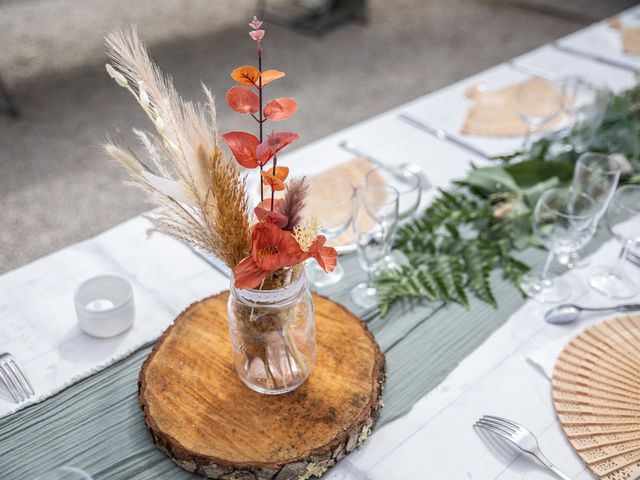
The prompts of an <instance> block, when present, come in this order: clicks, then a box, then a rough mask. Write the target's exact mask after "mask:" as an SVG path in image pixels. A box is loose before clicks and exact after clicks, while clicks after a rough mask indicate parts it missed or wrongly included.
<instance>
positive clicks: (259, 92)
mask: <svg viewBox="0 0 640 480" xmlns="http://www.w3.org/2000/svg"><path fill="white" fill-rule="evenodd" d="M258 70H259V71H260V77H258V94H259V98H260V120H258V124H259V125H260V143H262V124H263V123H264V120H263V119H262V49H261V48H260V43H259V42H258ZM271 203H272V205H271V210H272V211H273V202H271ZM260 204H261V205H262V206H263V207H264V185H263V181H262V165H260Z"/></svg>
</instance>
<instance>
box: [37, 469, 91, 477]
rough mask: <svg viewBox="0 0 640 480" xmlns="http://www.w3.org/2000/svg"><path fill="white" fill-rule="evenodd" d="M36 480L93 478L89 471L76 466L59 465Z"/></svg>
mask: <svg viewBox="0 0 640 480" xmlns="http://www.w3.org/2000/svg"><path fill="white" fill-rule="evenodd" d="M34 480H93V479H92V477H91V475H89V474H88V473H87V472H84V471H82V470H80V469H79V468H74V467H66V466H65V467H57V468H54V469H52V470H48V471H46V472H44V473H42V474H41V475H39V476H38V477H36V478H35V479H34Z"/></svg>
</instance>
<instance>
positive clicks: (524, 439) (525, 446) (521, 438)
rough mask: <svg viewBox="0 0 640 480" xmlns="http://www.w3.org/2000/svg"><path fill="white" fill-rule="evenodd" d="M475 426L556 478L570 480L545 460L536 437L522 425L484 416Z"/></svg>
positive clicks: (504, 419)
mask: <svg viewBox="0 0 640 480" xmlns="http://www.w3.org/2000/svg"><path fill="white" fill-rule="evenodd" d="M475 426H476V427H478V428H484V429H486V430H488V431H490V432H492V433H493V434H495V435H498V436H500V437H502V438H504V439H505V440H507V441H509V442H511V443H512V444H514V445H515V446H516V447H518V448H519V449H520V450H522V451H523V452H524V453H526V454H527V455H529V456H531V457H533V458H535V459H536V460H537V461H538V462H540V463H541V464H542V465H543V466H545V467H546V468H547V469H549V470H550V471H551V472H553V473H555V474H556V476H557V477H558V478H562V479H563V480H572V479H571V477H569V476H568V475H565V474H564V473H562V472H561V471H560V470H558V467H556V466H555V465H554V464H553V463H551V462H550V461H549V460H547V457H545V456H544V455H543V454H542V452H541V451H540V447H539V446H538V440H537V439H536V437H535V436H534V435H533V433H531V432H530V431H529V430H527V429H526V428H525V427H523V426H522V425H519V424H517V423H516V422H514V421H512V420H507V419H506V418H501V417H494V416H492V415H485V416H484V417H482V418H481V419H480V420H478V421H477V422H476V423H475Z"/></svg>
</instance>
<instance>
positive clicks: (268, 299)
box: [231, 272, 307, 306]
mask: <svg viewBox="0 0 640 480" xmlns="http://www.w3.org/2000/svg"><path fill="white" fill-rule="evenodd" d="M306 287H307V276H306V275H305V273H304V272H302V273H301V274H300V275H298V277H297V278H296V279H295V280H294V281H293V282H291V283H290V284H288V285H286V286H285V287H281V288H276V289H273V290H258V289H257V288H236V287H235V285H234V283H233V281H232V282H231V292H232V294H233V295H234V296H235V297H237V298H240V299H242V300H243V301H245V302H248V303H251V304H257V305H261V306H265V304H270V303H273V304H279V303H284V302H288V301H291V300H294V299H295V298H296V297H297V296H298V295H299V294H300V293H301V292H303V291H304V290H305V289H306Z"/></svg>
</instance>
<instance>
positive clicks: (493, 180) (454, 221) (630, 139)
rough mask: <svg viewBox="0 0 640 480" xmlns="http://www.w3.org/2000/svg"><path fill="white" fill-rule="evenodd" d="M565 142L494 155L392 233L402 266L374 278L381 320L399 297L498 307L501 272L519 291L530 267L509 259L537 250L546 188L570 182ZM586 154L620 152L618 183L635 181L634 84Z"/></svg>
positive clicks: (637, 97) (639, 109)
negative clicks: (535, 220)
mask: <svg viewBox="0 0 640 480" xmlns="http://www.w3.org/2000/svg"><path fill="white" fill-rule="evenodd" d="M567 138H568V137H560V138H554V137H547V138H543V139H541V140H539V141H538V142H536V143H535V144H534V145H533V147H532V148H531V150H530V151H528V152H516V153H514V154H512V155H507V156H502V157H496V159H495V160H496V162H497V163H498V164H500V165H501V166H500V167H486V168H477V169H474V170H472V171H471V173H470V174H469V176H468V177H467V178H466V179H464V180H462V181H459V182H457V184H458V185H459V187H460V188H459V189H458V190H457V191H455V192H447V191H443V190H441V191H440V196H439V197H438V198H437V199H436V200H434V202H433V203H432V204H431V205H430V206H429V208H427V209H426V210H425V211H424V212H423V213H422V215H421V216H420V217H419V218H417V219H415V220H414V221H412V222H411V223H409V224H407V225H405V226H403V227H402V228H401V229H400V231H399V232H398V235H397V238H396V243H395V248H396V249H398V250H400V251H401V252H402V253H404V254H405V255H406V257H407V259H408V265H405V266H402V267H400V268H398V269H396V270H393V271H389V272H384V273H383V274H381V276H380V277H379V278H378V279H377V286H378V291H379V299H380V310H381V314H382V315H385V314H386V313H387V312H388V311H389V308H390V307H391V306H392V304H393V303H394V302H395V301H397V300H399V299H401V298H421V299H425V300H428V301H431V302H436V301H443V302H445V303H459V304H461V305H464V306H465V307H466V306H468V304H469V298H468V295H469V294H470V293H472V294H474V295H475V296H477V297H478V298H480V299H481V300H484V301H485V302H487V303H489V304H491V305H493V306H494V307H496V306H497V302H496V298H495V296H494V294H493V290H492V288H491V282H490V280H489V277H490V274H491V272H492V271H494V270H496V269H501V270H502V274H503V277H504V278H506V279H507V280H509V281H510V282H512V283H513V284H514V285H516V287H518V285H519V283H520V280H521V278H522V276H523V275H524V274H526V273H527V272H528V271H529V266H527V265H526V264H524V263H523V262H521V261H520V260H518V259H517V258H516V257H515V256H514V254H515V252H517V251H519V250H523V249H525V248H527V247H529V246H532V245H534V246H535V245H537V240H536V239H535V237H534V236H533V235H532V231H531V212H532V208H533V207H534V206H535V203H536V201H537V200H538V198H539V197H540V195H541V194H542V192H544V191H545V190H547V189H548V188H551V187H554V186H557V185H559V184H562V183H566V182H568V181H569V180H570V179H571V176H572V174H573V168H574V163H575V160H576V159H577V157H578V154H577V153H576V152H574V151H572V150H571V146H570V145H569V144H568V140H567ZM591 150H593V151H600V152H607V153H613V152H615V153H621V154H622V155H623V156H624V158H625V159H626V160H625V161H626V163H627V167H626V169H627V173H626V176H625V178H624V181H626V182H627V183H640V174H638V172H639V171H640V85H637V86H635V87H633V88H631V89H629V90H627V91H625V92H622V93H620V94H617V95H614V96H613V97H612V98H611V100H610V102H609V107H608V110H607V113H606V115H605V119H604V122H603V124H602V126H601V127H600V129H599V130H598V132H597V133H596V135H595V138H594V140H593V143H592V145H591Z"/></svg>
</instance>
